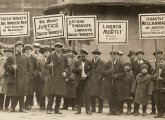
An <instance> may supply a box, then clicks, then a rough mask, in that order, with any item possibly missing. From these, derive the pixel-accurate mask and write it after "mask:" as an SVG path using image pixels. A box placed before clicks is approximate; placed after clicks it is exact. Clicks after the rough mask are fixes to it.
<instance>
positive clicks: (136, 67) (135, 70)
mask: <svg viewBox="0 0 165 120" xmlns="http://www.w3.org/2000/svg"><path fill="white" fill-rule="evenodd" d="M144 63H145V64H147V65H148V67H149V69H148V73H149V74H150V75H151V74H152V70H153V68H152V66H151V64H150V63H149V62H148V61H147V60H143V63H142V64H144ZM140 67H141V65H140V64H139V63H138V60H136V61H135V62H133V63H132V71H133V73H134V77H135V78H136V76H137V75H138V74H139V73H140Z"/></svg>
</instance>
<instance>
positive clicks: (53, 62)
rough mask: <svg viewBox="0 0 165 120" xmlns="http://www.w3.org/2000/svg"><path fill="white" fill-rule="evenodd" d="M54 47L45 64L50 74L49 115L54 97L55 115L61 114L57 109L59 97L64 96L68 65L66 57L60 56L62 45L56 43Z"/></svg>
mask: <svg viewBox="0 0 165 120" xmlns="http://www.w3.org/2000/svg"><path fill="white" fill-rule="evenodd" d="M54 47H55V51H54V52H53V53H52V54H51V55H49V56H48V59H47V62H46V66H47V68H48V69H49V73H50V80H49V83H48V85H49V91H48V94H49V96H48V105H47V114H51V110H52V105H53V102H54V97H56V101H55V113H56V114H62V113H61V112H60V110H59V107H60V102H61V97H62V96H65V95H66V77H67V71H68V66H69V65H68V60H67V58H66V56H64V55H63V54H62V48H63V44H61V43H56V44H55V45H54Z"/></svg>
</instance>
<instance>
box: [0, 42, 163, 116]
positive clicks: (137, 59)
mask: <svg viewBox="0 0 165 120" xmlns="http://www.w3.org/2000/svg"><path fill="white" fill-rule="evenodd" d="M14 48H15V49H14V50H12V49H7V48H5V46H4V45H3V44H0V69H1V70H0V110H3V109H5V110H8V112H15V108H16V106H17V104H18V102H19V112H27V111H28V110H30V109H32V106H33V104H34V100H35V99H34V93H35V98H36V101H37V104H38V105H39V106H40V110H45V109H46V110H47V114H51V113H52V111H54V112H55V113H56V114H62V112H61V110H68V107H70V106H71V107H72V110H73V111H76V113H75V114H81V109H82V107H83V106H84V107H85V110H86V114H89V115H91V114H92V113H93V112H97V113H102V112H103V107H104V100H108V104H109V113H108V115H120V114H127V115H131V114H133V115H134V116H138V115H139V107H140V105H142V111H143V113H142V115H143V116H146V115H147V112H146V110H147V105H148V104H149V101H150V100H151V105H152V112H151V113H150V114H155V116H154V117H155V118H160V117H165V64H164V63H165V61H164V59H163V52H162V51H160V50H156V51H155V52H154V53H153V55H154V56H155V59H153V60H150V61H147V60H144V55H145V54H144V52H143V51H142V50H140V49H139V50H138V51H136V52H135V51H132V50H130V51H129V53H128V55H127V56H128V57H129V59H130V61H129V62H126V63H124V62H123V60H122V55H123V52H121V51H117V50H113V51H111V52H110V57H109V61H108V62H104V61H103V60H102V59H101V57H100V55H101V54H102V53H101V51H100V50H99V49H95V50H94V51H93V52H92V54H93V59H92V60H89V59H88V58H87V56H88V51H87V50H85V49H83V48H81V49H80V54H79V55H78V53H77V52H76V51H75V50H74V49H71V48H68V49H64V46H63V44H62V43H55V44H54V48H53V49H51V48H49V47H44V48H43V47H42V46H41V44H39V43H33V44H32V45H30V44H24V43H23V42H21V41H17V42H16V43H15V45H14ZM24 98H25V100H24ZM46 98H48V103H47V104H46ZM62 99H63V101H64V103H63V106H62V108H60V103H61V100H62ZM10 101H11V104H10ZM96 103H98V110H97V111H96V106H97V104H96ZM125 103H126V104H127V112H126V113H124V112H123V108H124V104H125ZM53 104H55V108H53ZM132 104H134V105H132ZM132 106H134V107H133V108H132Z"/></svg>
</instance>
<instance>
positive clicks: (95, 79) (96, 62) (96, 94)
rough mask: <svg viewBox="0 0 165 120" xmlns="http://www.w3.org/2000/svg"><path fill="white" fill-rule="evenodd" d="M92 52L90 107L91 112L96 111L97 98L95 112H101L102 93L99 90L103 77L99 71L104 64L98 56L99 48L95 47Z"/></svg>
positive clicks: (99, 53) (100, 89)
mask: <svg viewBox="0 0 165 120" xmlns="http://www.w3.org/2000/svg"><path fill="white" fill-rule="evenodd" d="M92 53H93V59H92V70H91V78H90V80H89V87H90V96H91V107H92V112H96V98H97V99H98V103H99V105H98V111H97V113H102V110H103V99H102V97H101V94H102V93H101V92H102V85H103V77H102V74H101V72H102V69H103V66H104V61H102V60H101V58H100V55H101V52H100V50H99V49H95V50H94V51H93V52H92Z"/></svg>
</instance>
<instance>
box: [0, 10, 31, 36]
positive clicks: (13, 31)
mask: <svg viewBox="0 0 165 120" xmlns="http://www.w3.org/2000/svg"><path fill="white" fill-rule="evenodd" d="M29 35H30V22H29V13H28V12H20V13H19V12H18V13H0V37H20V36H29Z"/></svg>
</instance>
